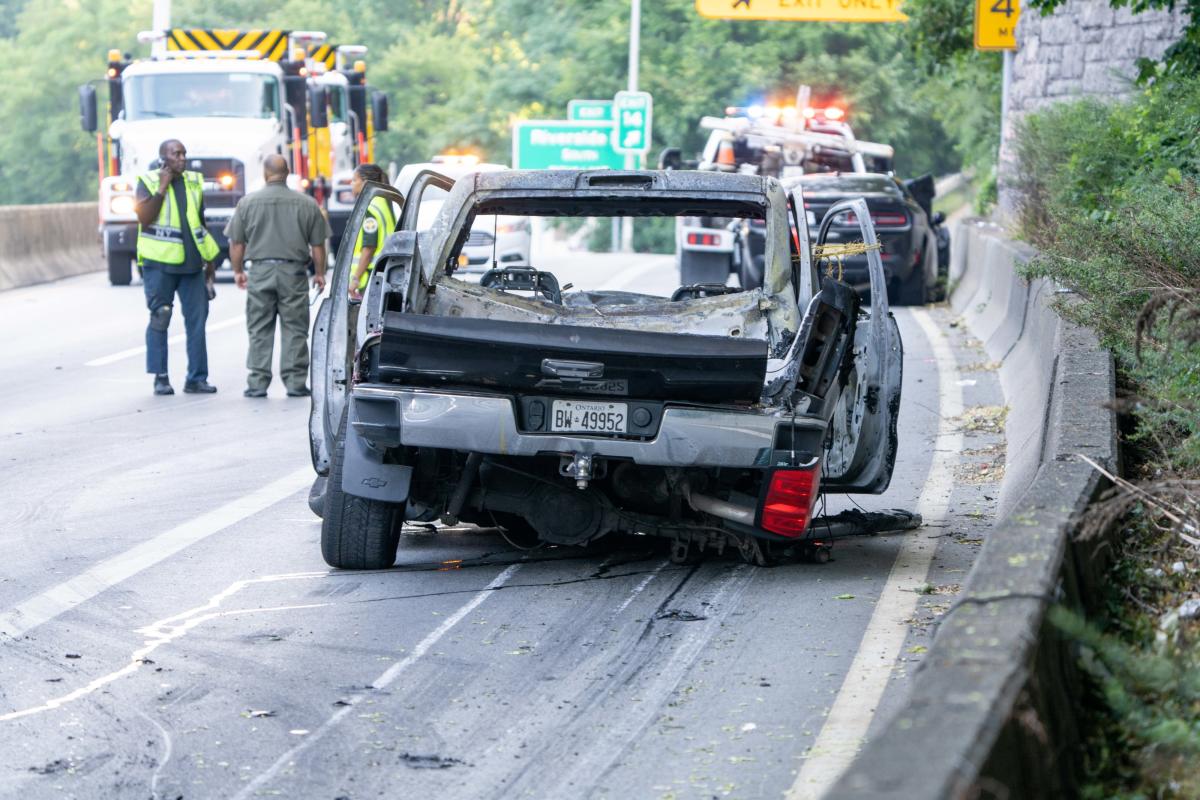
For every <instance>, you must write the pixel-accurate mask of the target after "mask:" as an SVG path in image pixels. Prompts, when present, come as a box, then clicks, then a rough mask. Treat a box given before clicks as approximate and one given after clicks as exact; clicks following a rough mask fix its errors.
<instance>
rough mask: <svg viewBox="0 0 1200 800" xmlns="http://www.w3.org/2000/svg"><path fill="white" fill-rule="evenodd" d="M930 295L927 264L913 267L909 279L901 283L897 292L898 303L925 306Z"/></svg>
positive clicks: (899, 304) (900, 304)
mask: <svg viewBox="0 0 1200 800" xmlns="http://www.w3.org/2000/svg"><path fill="white" fill-rule="evenodd" d="M928 295H929V293H928V290H927V289H926V287H925V265H924V264H918V265H916V266H914V267H913V271H912V274H911V275H909V276H908V280H906V281H904V283H902V284H900V287H899V290H898V291H897V292H896V305H898V306H923V305H925V301H926V300H927V299H928Z"/></svg>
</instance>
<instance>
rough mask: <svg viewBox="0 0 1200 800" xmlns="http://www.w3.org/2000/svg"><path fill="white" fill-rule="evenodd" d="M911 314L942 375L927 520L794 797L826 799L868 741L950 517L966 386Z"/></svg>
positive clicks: (921, 314) (882, 599)
mask: <svg viewBox="0 0 1200 800" xmlns="http://www.w3.org/2000/svg"><path fill="white" fill-rule="evenodd" d="M912 316H913V319H915V320H916V322H917V324H918V325H920V327H921V331H922V333H924V334H925V338H926V339H927V340H928V341H929V347H930V349H931V350H932V352H933V355H934V358H935V359H936V361H935V363H936V365H937V373H938V414H939V420H938V432H937V440H938V444H939V447H938V448H937V449H936V450H934V454H933V461H932V463H931V464H930V465H929V476H928V477H927V478H926V480H925V486H924V487H923V488H922V490H921V496H920V499H919V500H918V501H917V511H919V512H920V513H921V516H922V518H923V519H924V522H925V524H924V526H923V527H921V528H920V529H919V530H918V531H916V532H914V533H910V534H906V535H905V536H904V538H903V539H901V545H900V552H899V553H897V554H896V560H895V562H894V563H893V564H892V571H891V572H890V573H889V574H888V578H887V583H886V584H885V585H884V587H883V591H882V592H881V593H880V595H879V601H878V602H876V604H875V610H874V612H873V613H872V614H871V620H870V622H869V623H868V624H867V629H866V632H865V633H864V634H863V638H862V642H861V644H860V645H859V648H858V652H857V653H856V654H855V656H854V661H853V662H852V663H851V664H850V669H849V671H848V672H847V673H846V677H845V678H844V679H843V680H842V687H841V689H840V690H839V691H838V695H837V698H836V699H835V700H834V702H833V707H832V708H831V709H830V710H829V715H828V716H827V717H826V718H825V724H824V725H823V726H822V727H821V731H820V733H819V734H817V739H816V741H815V742H814V743H813V746H812V747H811V748H810V749H809V751H808V754H807V756H806V757H805V760H804V764H803V766H802V767H801V768H800V774H799V775H797V776H796V782H795V783H794V784H792V788H791V789H790V790H789V791H788V793H787V800H812V799H813V798H819V797H821V796H822V795H823V794H824V793H825V791H827V790H828V789H829V787H830V786H832V785H833V782H834V781H835V780H837V778H838V776H839V775H841V774H842V772H843V771H844V770H845V769H846V767H847V766H849V765H850V762H851V761H852V760H853V759H854V756H855V754H856V753H857V752H858V749H859V747H860V746H861V745H862V743H863V741H864V740H865V738H866V735H867V730H868V729H869V728H870V726H871V720H872V719H873V718H874V716H875V709H876V708H877V707H878V706H879V701H880V698H882V697H883V692H884V690H885V689H886V688H887V684H888V679H889V678H890V677H891V675H892V669H893V668H894V667H895V665H896V658H897V657H898V656H899V654H900V648H901V647H903V645H904V639H905V637H906V636H907V635H908V626H907V625H906V624H905V622H904V620H906V619H908V618H909V617H911V616H912V615H913V612H914V611H915V610H916V606H917V600H918V598H919V595H918V594H917V592H916V591H915V590H916V589H917V588H918V587H919V586H920V585H921V584H923V583H925V580H926V577H927V576H928V574H929V564H930V562H931V561H932V560H933V554H934V551H935V550H936V549H937V543H938V539H937V537H936V535H935V534H934V531H935V530H937V529H938V527H940V525H941V524H942V523H943V522H944V521H945V520H946V512H947V509H948V506H949V503H950V491H951V489H953V487H954V471H953V465H954V462H956V461H957V460H958V456H959V453H961V452H962V442H963V434H962V431H961V430H959V429H957V428H956V427H955V422H954V418H955V417H957V416H959V415H960V414H962V411H963V406H962V404H963V399H962V387H961V386H960V385H959V383H958V364H957V363H956V362H955V360H954V353H953V352H952V351H951V350H950V345H949V343H948V342H947V341H946V337H945V336H944V335H943V334H942V332H941V330H939V329H938V327H937V325H936V324H935V323H934V322H933V320H932V319H930V317H929V312H927V311H926V310H925V309H923V308H919V309H914V310H913V311H912ZM914 766H915V765H914Z"/></svg>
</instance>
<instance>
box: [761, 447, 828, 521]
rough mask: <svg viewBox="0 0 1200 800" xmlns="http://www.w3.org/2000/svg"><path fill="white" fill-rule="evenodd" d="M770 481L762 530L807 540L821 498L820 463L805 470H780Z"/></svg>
mask: <svg viewBox="0 0 1200 800" xmlns="http://www.w3.org/2000/svg"><path fill="white" fill-rule="evenodd" d="M770 480H771V483H770V485H769V487H768V489H767V497H766V500H764V501H763V507H762V514H761V522H760V525H761V527H762V528H763V529H764V530H768V531H770V532H771V533H778V534H779V535H780V536H787V537H789V538H793V539H795V538H798V537H800V536H803V535H804V532H805V531H806V530H807V529H808V523H809V522H811V521H812V512H813V507H814V506H815V505H816V503H817V495H818V494H820V486H821V465H820V463H817V464H814V465H813V466H811V467H805V468H803V469H777V470H775V471H774V472H773V473H772V474H771V479H770Z"/></svg>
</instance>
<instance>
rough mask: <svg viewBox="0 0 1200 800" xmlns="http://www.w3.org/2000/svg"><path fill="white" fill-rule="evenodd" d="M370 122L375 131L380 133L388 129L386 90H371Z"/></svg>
mask: <svg viewBox="0 0 1200 800" xmlns="http://www.w3.org/2000/svg"><path fill="white" fill-rule="evenodd" d="M371 124H372V125H373V126H374V128H375V132H376V133H382V132H383V131H386V130H387V129H388V96H387V92H371Z"/></svg>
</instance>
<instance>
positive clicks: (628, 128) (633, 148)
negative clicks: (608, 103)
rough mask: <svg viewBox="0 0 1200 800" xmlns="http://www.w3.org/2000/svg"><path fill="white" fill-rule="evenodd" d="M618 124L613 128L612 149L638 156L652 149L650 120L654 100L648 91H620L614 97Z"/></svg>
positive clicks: (613, 102)
mask: <svg viewBox="0 0 1200 800" xmlns="http://www.w3.org/2000/svg"><path fill="white" fill-rule="evenodd" d="M612 108H613V113H614V114H616V116H617V119H616V126H614V128H613V138H612V149H613V150H616V151H617V152H619V154H622V155H628V156H637V155H641V154H643V152H646V151H648V150H649V149H650V122H652V120H653V116H654V102H653V101H652V100H650V92H648V91H618V92H617V96H616V97H613V98H612Z"/></svg>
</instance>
